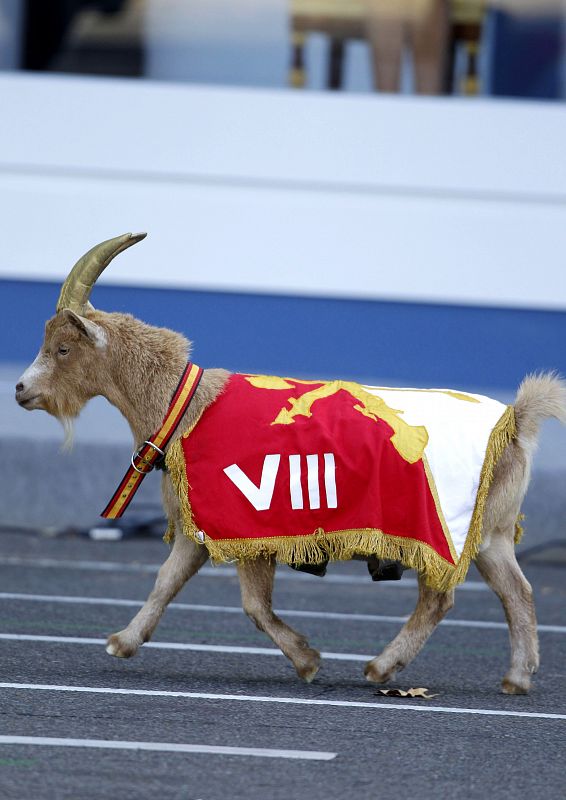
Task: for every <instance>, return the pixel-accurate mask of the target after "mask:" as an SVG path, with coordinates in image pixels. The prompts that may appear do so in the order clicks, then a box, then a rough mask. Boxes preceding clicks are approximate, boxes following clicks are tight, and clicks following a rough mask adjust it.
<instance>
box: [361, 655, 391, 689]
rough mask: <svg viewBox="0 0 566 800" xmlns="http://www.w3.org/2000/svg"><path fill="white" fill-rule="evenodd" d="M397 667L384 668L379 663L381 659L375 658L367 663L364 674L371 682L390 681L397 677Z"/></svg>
mask: <svg viewBox="0 0 566 800" xmlns="http://www.w3.org/2000/svg"><path fill="white" fill-rule="evenodd" d="M396 671H397V669H396V667H391V668H390V669H383V667H380V665H379V659H377V658H374V659H372V660H371V661H368V663H367V664H366V665H365V668H364V675H365V676H366V680H368V681H370V682H371V683H389V681H390V680H392V678H394V677H395V673H396Z"/></svg>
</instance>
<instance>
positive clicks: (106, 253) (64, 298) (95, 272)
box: [57, 233, 147, 314]
mask: <svg viewBox="0 0 566 800" xmlns="http://www.w3.org/2000/svg"><path fill="white" fill-rule="evenodd" d="M146 236H147V234H146V233H124V234H123V235H122V236H116V238H115V239H108V240H107V241H105V242H101V243H100V244H97V245H95V246H94V247H93V248H92V249H91V250H89V251H88V253H85V254H84V256H82V258H79V260H78V261H77V263H76V264H75V266H74V267H73V269H72V270H71V271H70V273H69V275H68V277H67V280H66V281H65V283H64V284H63V286H62V287H61V293H60V295H59V300H58V301H57V311H62V310H63V309H64V308H69V309H70V310H71V311H75V312H76V313H77V314H84V313H85V312H86V311H87V310H88V309H89V308H92V306H91V305H90V303H89V302H88V298H89V297H90V293H91V291H92V287H93V286H94V284H95V283H96V281H97V279H98V277H99V276H100V275H101V274H102V272H103V271H104V270H105V269H106V267H107V266H108V264H110V262H111V261H112V259H113V258H114V257H115V256H117V255H118V253H121V252H122V251H123V250H126V249H127V248H128V247H131V246H132V245H133V244H136V243H137V242H141V240H142V239H145V237H146Z"/></svg>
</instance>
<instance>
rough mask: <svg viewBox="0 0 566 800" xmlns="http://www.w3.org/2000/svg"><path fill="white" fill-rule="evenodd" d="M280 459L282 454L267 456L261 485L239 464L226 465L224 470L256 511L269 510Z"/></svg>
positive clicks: (262, 471)
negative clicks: (254, 481) (249, 476)
mask: <svg viewBox="0 0 566 800" xmlns="http://www.w3.org/2000/svg"><path fill="white" fill-rule="evenodd" d="M280 461H281V456H280V455H269V456H265V458H264V460H263V468H262V470H261V482H260V484H259V486H256V485H255V483H253V482H252V481H251V480H250V479H249V478H248V476H247V475H246V474H245V473H244V472H243V471H242V470H241V469H240V467H239V466H238V465H237V464H232V465H231V466H229V467H226V468H225V469H224V472H225V473H226V475H227V476H228V477H229V478H230V480H231V481H232V483H234V484H235V485H236V486H237V487H238V489H239V490H240V491H241V492H242V494H243V495H244V497H245V498H246V499H247V500H249V501H250V503H251V504H252V506H253V507H254V508H255V510H256V511H267V510H268V509H269V508H270V506H271V500H272V499H273V490H274V489H275V479H276V478H277V473H278V471H279V462H280Z"/></svg>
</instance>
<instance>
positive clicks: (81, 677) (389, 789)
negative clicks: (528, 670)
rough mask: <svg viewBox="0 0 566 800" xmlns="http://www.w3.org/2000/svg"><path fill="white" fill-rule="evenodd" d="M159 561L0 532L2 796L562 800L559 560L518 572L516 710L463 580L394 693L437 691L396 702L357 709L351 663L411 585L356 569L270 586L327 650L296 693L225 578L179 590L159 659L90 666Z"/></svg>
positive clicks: (231, 580) (387, 627) (158, 549)
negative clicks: (522, 577)
mask: <svg viewBox="0 0 566 800" xmlns="http://www.w3.org/2000/svg"><path fill="white" fill-rule="evenodd" d="M166 554H167V548H166V547H165V545H163V544H161V543H160V542H158V541H151V540H139V539H138V540H127V541H123V542H117V543H100V542H99V543H94V542H91V541H89V540H83V539H65V540H49V539H44V538H41V537H38V536H35V535H31V534H9V533H4V534H1V535H0V576H1V582H0V609H1V613H0V621H1V624H0V633H1V637H0V649H1V650H0V651H1V653H2V657H1V662H0V663H1V665H2V671H1V674H0V681H1V683H0V719H1V729H0V797H1V798H2V800H20V798H34V800H52V799H53V800H63V799H66V798H68V799H69V800H91V798H92V799H94V798H120V800H127V799H128V798H138V800H143V798H156V797H157V798H159V800H232V799H233V800H238V799H239V798H242V799H243V798H246V800H250V799H251V800H255V798H258V799H261V800H263V798H266V800H296V799H297V800H298V799H302V798H308V799H309V800H319V798H320V800H322V799H323V798H324V800H333V799H334V798H344V797H349V798H356V799H357V798H386V797H387V798H389V797H393V798H401V800H403V799H404V798H415V797H419V799H422V800H427V798H482V800H484V798H485V797H487V796H489V797H491V798H494V799H495V800H499V799H500V798H501V799H503V798H513V800H517V799H518V798H523V797H528V798H531V799H532V798H538V797H541V798H543V797H544V798H548V797H552V798H562V797H566V784H565V781H564V773H563V758H564V754H565V752H566V666H565V664H566V614H565V607H566V603H565V601H566V571H565V567H564V565H562V566H557V565H552V566H550V565H544V564H543V565H541V564H538V565H535V564H531V565H527V567H526V572H527V576H528V577H529V579H530V580H531V582H532V584H533V586H534V589H535V594H536V598H537V609H538V616H539V623H540V625H541V627H542V629H541V634H540V636H541V655H542V658H541V670H540V672H539V674H538V675H537V676H536V677H535V684H534V689H533V691H532V693H531V694H530V695H529V696H528V697H507V696H505V695H502V694H500V693H499V683H500V680H501V678H502V676H503V674H504V672H505V670H506V668H507V661H508V643H507V632H506V630H505V629H504V628H503V626H502V625H501V623H502V622H503V621H504V620H503V614H502V611H501V609H500V606H499V603H498V601H497V598H495V597H494V596H493V595H492V594H491V592H490V591H489V590H487V588H486V587H484V585H483V584H481V583H480V582H479V579H478V576H477V574H476V573H473V572H472V573H471V575H470V578H469V581H468V583H467V584H465V586H464V587H462V588H460V589H459V590H458V593H457V600H456V606H455V608H454V609H453V611H452V612H451V614H450V617H449V620H448V622H451V623H452V624H444V625H442V626H441V627H440V628H439V629H438V630H437V631H436V632H435V634H434V635H433V637H432V639H431V640H430V642H429V643H428V645H427V646H426V647H425V649H424V651H423V652H422V654H421V655H420V656H419V658H418V659H417V660H416V661H415V663H414V664H413V665H411V666H410V667H409V668H407V670H406V671H405V672H404V673H401V674H400V675H399V676H398V681H397V682H396V684H395V685H398V686H400V687H402V688H408V687H414V686H425V687H428V688H429V690H430V691H431V692H432V693H434V694H436V695H437V696H436V697H435V698H434V699H433V700H429V701H425V700H420V701H418V700H409V701H407V700H404V699H395V698H384V697H378V696H376V695H375V693H374V692H375V689H374V687H372V686H371V685H370V684H368V683H367V682H366V681H365V680H364V677H363V663H364V658H365V657H366V656H370V655H374V654H376V653H377V652H379V650H380V649H381V648H382V647H383V646H384V645H385V644H386V643H387V641H388V640H390V639H391V638H392V637H393V636H394V635H395V633H396V632H397V630H398V629H399V627H400V623H399V621H397V620H395V619H393V620H391V619H387V618H386V619H379V617H380V616H381V617H384V616H385V617H399V616H403V615H405V614H407V613H409V612H410V611H411V609H412V607H413V605H414V602H415V596H416V588H415V582H414V579H413V576H412V575H411V574H410V573H409V574H407V575H406V576H405V577H404V578H403V580H402V581H401V582H400V583H398V584H373V583H371V581H370V580H369V578H368V577H367V573H366V572H365V566H364V565H363V564H359V563H352V564H336V565H333V566H332V567H331V569H330V571H329V576H328V577H327V578H325V579H317V578H312V577H308V576H302V575H297V574H296V573H294V572H292V571H291V570H289V569H288V568H286V567H282V568H280V570H279V572H278V576H279V580H278V582H277V589H276V595H275V605H276V607H277V608H278V609H280V610H282V615H283V616H286V617H287V619H288V621H289V622H290V624H292V625H293V626H294V627H296V628H298V629H299V630H300V631H302V632H304V633H306V634H307V635H308V636H309V637H310V640H311V643H312V644H313V645H314V646H316V647H318V648H319V649H321V650H322V651H325V652H327V653H329V657H327V658H326V659H325V662H324V665H323V668H322V670H321V672H320V673H319V675H318V676H317V678H316V679H315V681H314V682H313V683H312V684H311V685H306V684H303V683H301V682H299V681H298V679H297V678H296V677H295V673H294V671H293V669H292V668H291V666H290V664H289V663H288V662H287V661H286V659H285V658H284V657H282V656H280V655H276V654H274V653H273V652H272V650H271V648H272V645H271V642H270V641H269V640H268V639H266V638H265V637H264V636H263V635H262V634H260V633H259V632H257V631H256V630H255V628H254V627H253V625H252V624H251V623H250V622H249V621H248V620H247V619H246V618H245V617H244V615H243V614H242V613H241V612H238V611H236V610H234V609H235V607H237V606H239V590H238V583H237V579H236V578H235V576H234V570H233V568H224V567H222V568H210V567H206V568H205V569H204V570H203V572H202V574H201V575H199V576H197V577H196V578H194V579H193V580H192V581H191V582H190V584H189V585H188V587H186V588H185V589H184V590H183V592H182V593H181V594H180V595H179V597H178V598H177V602H178V603H179V604H184V607H177V608H170V609H169V610H168V611H167V613H166V615H165V616H164V618H163V620H162V622H161V625H160V626H159V628H158V630H157V633H156V637H155V639H154V641H155V642H156V643H161V644H162V647H147V646H146V647H145V648H143V649H142V650H141V651H140V653H139V654H138V656H137V657H136V658H135V659H132V660H131V661H120V660H117V659H112V658H110V657H109V656H107V655H106V654H105V652H104V648H103V647H102V645H101V644H100V642H101V641H102V640H103V639H104V638H105V637H106V636H107V635H108V634H109V633H111V632H114V631H115V630H119V629H120V628H122V627H124V626H125V625H126V624H127V622H128V621H129V619H130V617H131V616H132V615H133V614H134V613H135V611H136V607H135V604H134V603H135V601H138V600H139V601H142V600H143V599H144V598H145V597H146V596H147V593H148V591H149V589H150V587H151V585H152V582H153V575H154V572H155V568H156V565H157V564H158V563H160V562H161V561H162V560H163V559H164V558H165V556H166ZM65 600H66V602H65ZM116 600H121V601H131V602H132V604H131V605H128V604H125V603H124V602H122V603H117V602H113V601H116ZM186 604H188V605H190V606H191V607H189V608H187V607H186ZM284 610H286V611H287V614H285V611H284ZM340 614H345V615H358V617H359V615H362V614H366V615H373V616H374V617H376V618H375V619H359V618H355V617H353V618H352V616H346V617H340V616H339V615H340ZM454 621H460V623H461V624H453V623H454ZM485 623H488V624H487V625H486V624H485ZM179 648H180V649H179ZM191 648H192V649H191ZM215 648H216V649H215ZM218 648H220V650H218ZM254 648H256V649H257V648H260V650H259V652H257V651H256V650H254ZM263 649H267V651H266V652H262V650H263ZM79 690H80V691H79ZM313 701H314V702H313ZM545 715H546V716H545ZM15 737H26V738H25V739H23V740H21V741H18V740H15ZM29 737H36V739H35V741H36V742H37V743H36V744H33V743H32V742H31V741H30V738H29ZM54 739H57V740H59V741H58V742H54V741H53V740H54ZM127 743H134V744H129V745H128V744H127ZM87 744H89V746H86V745H87ZM179 745H180V747H179ZM187 746H189V747H187ZM143 747H145V748H149V749H140V748H143ZM195 747H196V748H197V749H200V750H203V749H206V748H209V749H210V748H212V751H210V750H209V752H190V749H191V748H193V749H194V748H195ZM225 747H231V748H240V749H239V750H237V751H236V752H232V753H229V754H226V753H225V752H218V749H219V748H225ZM159 748H161V749H159ZM187 750H189V752H187ZM266 750H268V751H269V752H268V753H266V752H265V751H266Z"/></svg>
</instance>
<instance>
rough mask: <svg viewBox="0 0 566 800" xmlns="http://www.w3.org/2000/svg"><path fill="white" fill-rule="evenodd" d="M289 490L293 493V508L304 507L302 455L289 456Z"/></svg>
mask: <svg viewBox="0 0 566 800" xmlns="http://www.w3.org/2000/svg"><path fill="white" fill-rule="evenodd" d="M289 491H290V493H291V508H303V487H302V486H301V456H289Z"/></svg>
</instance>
